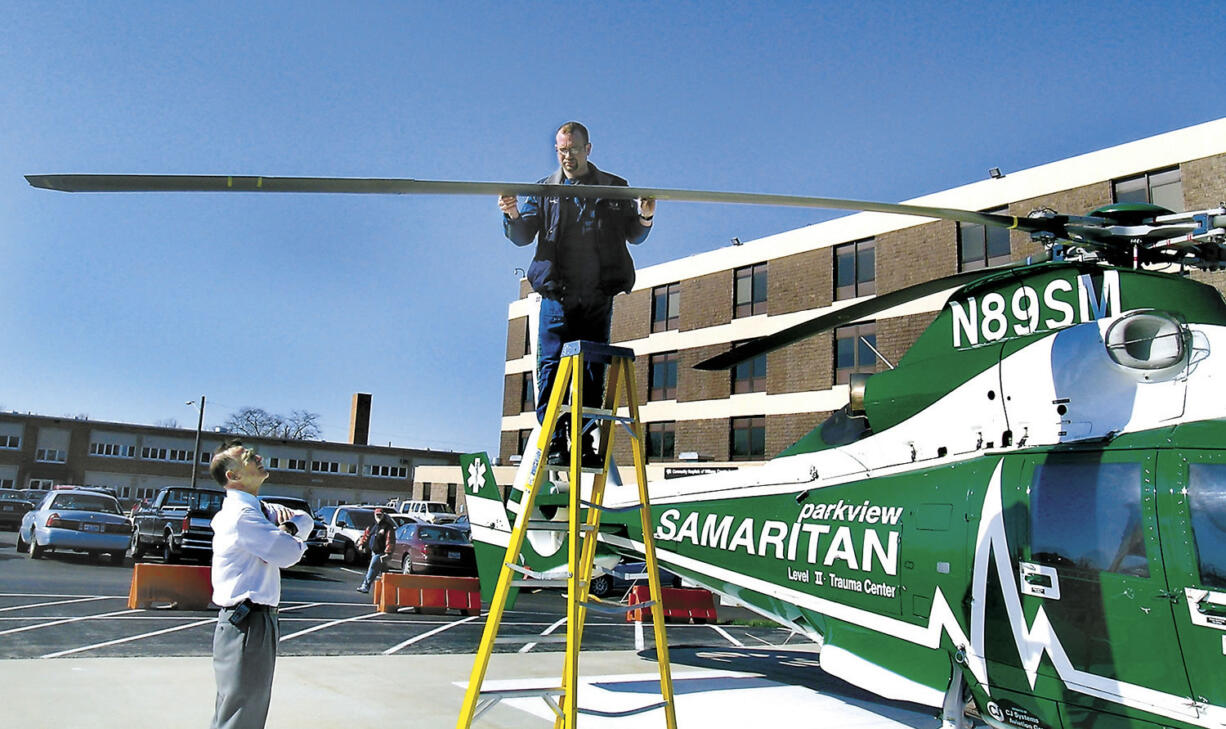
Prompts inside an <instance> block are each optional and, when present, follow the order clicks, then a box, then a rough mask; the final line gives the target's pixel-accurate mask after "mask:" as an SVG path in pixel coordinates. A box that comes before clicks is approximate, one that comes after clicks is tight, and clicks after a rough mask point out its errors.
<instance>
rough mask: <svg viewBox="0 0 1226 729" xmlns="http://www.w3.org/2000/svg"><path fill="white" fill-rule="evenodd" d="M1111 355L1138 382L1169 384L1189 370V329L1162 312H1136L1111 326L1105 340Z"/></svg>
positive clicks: (1130, 313)
mask: <svg viewBox="0 0 1226 729" xmlns="http://www.w3.org/2000/svg"><path fill="white" fill-rule="evenodd" d="M1103 340H1104V341H1103V343H1104V344H1105V345H1106V347H1107V355H1108V356H1109V357H1110V358H1111V361H1112V362H1114V363H1115V364H1116V365H1117V366H1118V367H1119V368H1120V369H1121V370H1123V371H1124V372H1127V373H1129V374H1131V375H1132V376H1133V377H1134V378H1135V379H1136V380H1137V381H1138V382H1165V381H1167V380H1169V379H1171V378H1173V377H1177V376H1179V374H1180V373H1181V372H1183V370H1184V368H1185V367H1187V364H1188V358H1189V356H1190V353H1191V350H1192V339H1191V334H1190V332H1189V331H1188V328H1187V327H1186V326H1185V325H1184V324H1183V323H1182V322H1180V321H1178V320H1177V319H1175V317H1174V316H1172V315H1170V314H1167V313H1165V312H1161V311H1155V310H1148V311H1133V312H1129V313H1127V314H1125V315H1124V316H1122V317H1120V318H1119V319H1118V320H1116V321H1114V322H1112V323H1111V325H1110V326H1109V327H1108V328H1107V331H1106V334H1105V335H1104V337H1103Z"/></svg>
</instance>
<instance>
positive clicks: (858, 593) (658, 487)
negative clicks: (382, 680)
mask: <svg viewBox="0 0 1226 729" xmlns="http://www.w3.org/2000/svg"><path fill="white" fill-rule="evenodd" d="M29 180H30V182H31V184H33V185H35V186H39V187H46V188H49V189H58V190H64V191H141V190H155V191H171V190H184V191H192V190H195V191H246V192H348V193H391V194H417V193H422V194H479V195H501V194H517V195H558V194H562V193H564V194H565V195H567V196H572V197H573V196H578V195H582V196H592V197H607V198H618V199H626V198H637V197H653V198H655V199H658V200H673V201H696V202H726V203H749V204H771V205H793V206H805V207H815V208H832V209H848V210H869V211H877V212H887V213H899V214H905V215H916V216H920V217H925V218H939V219H946V220H956V221H961V222H973V223H979V224H983V225H993V226H1002V227H1006V228H1009V229H1013V230H1021V231H1024V232H1027V233H1029V234H1030V235H1031V236H1032V237H1033V238H1034V239H1035V240H1036V241H1038V242H1040V243H1042V244H1043V246H1044V249H1045V250H1046V251H1047V254H1048V255H1047V257H1046V258H1047V260H1040V261H1024V262H1021V263H1019V264H1013V265H1010V266H1007V267H1002V268H997V269H984V270H978V271H973V272H967V273H962V274H957V275H955V276H952V277H946V278H943V279H936V280H934V281H929V282H925V283H922V284H918V285H916V286H912V287H908V288H905V289H901V290H898V291H894V292H892V293H889V294H884V295H882V296H877V297H874V298H872V299H869V300H866V301H864V302H860V303H856V304H853V305H851V306H847V307H844V308H842V309H839V310H838V311H836V312H833V313H830V314H825V315H823V316H819V317H817V318H814V319H812V320H810V321H807V322H802V323H800V324H797V325H795V326H792V327H789V328H787V329H784V330H782V331H779V332H776V333H774V334H771V335H768V336H766V337H762V338H759V339H756V340H752V341H750V342H748V343H745V344H742V345H739V346H736V347H733V348H732V349H730V350H729V351H728V352H725V353H723V354H720V355H718V356H716V357H713V358H711V359H709V360H707V361H705V362H703V363H700V364H699V367H700V368H705V369H726V368H730V367H735V366H736V365H737V364H738V363H740V362H743V361H745V360H748V359H750V358H752V357H755V356H758V355H760V354H762V353H764V352H769V351H773V350H775V349H778V348H780V347H784V346H787V345H789V344H792V343H794V342H798V341H801V340H803V339H804V338H806V337H809V336H813V335H815V334H819V333H821V332H824V331H827V330H828V329H831V328H833V327H835V326H839V325H841V324H844V323H848V322H852V321H856V320H858V319H862V318H866V317H870V316H872V315H873V314H874V313H876V312H879V311H884V310H886V309H888V308H890V307H893V306H896V305H898V304H899V303H903V302H906V301H909V300H911V299H914V298H919V297H922V296H928V295H931V294H934V293H937V292H940V291H946V290H949V289H951V288H952V289H953V293H952V294H950V295H949V297H948V299H947V301H946V303H945V305H944V306H943V307H942V308H941V310H940V312H939V313H938V314H937V315H936V318H935V319H934V320H933V321H932V323H931V324H930V325H929V326H928V327H927V329H926V330H925V331H924V332H923V333H922V334H921V335H920V336H919V338H918V339H917V340H916V341H915V343H914V344H913V345H912V347H911V348H910V349H909V350H908V351H907V353H906V354H905V355H904V356H903V357H902V359H901V360H900V361H899V362H898V364H897V366H896V367H894V368H893V369H890V370H888V371H884V372H878V373H876V374H874V375H871V376H857V377H856V378H855V379H854V380H853V382H852V384H851V387H850V397H849V402H848V403H847V405H846V406H845V407H843V408H842V409H841V410H839V411H836V412H835V413H834V414H833V415H832V416H831V417H830V418H829V419H828V420H826V421H825V422H824V423H822V424H820V425H818V426H817V427H816V428H814V429H813V430H812V431H811V432H810V433H808V434H807V435H805V436H803V437H802V438H801V439H800V440H799V441H797V442H796V443H795V444H794V445H792V446H791V447H789V448H787V449H785V450H784V451H782V452H781V453H780V454H779V455H778V456H776V457H775V458H774V459H772V460H770V461H769V462H767V463H766V464H765V465H762V466H761V467H758V468H753V469H746V470H737V471H721V472H716V473H710V474H703V475H695V476H690V477H686V478H678V479H671V480H667V481H659V482H652V483H650V484H649V492H650V498H651V508H652V522H651V523H652V525H653V531H652V535H651V536H652V537H653V538H654V541H655V544H656V556H657V559H658V560H659V562H660V563H661V564H662V565H663V566H665V567H667V568H668V569H669V570H670V571H672V572H675V573H676V574H678V575H680V576H681V577H683V578H685V579H686V580H688V581H690V582H692V583H694V584H698V585H700V586H703V587H706V588H708V589H711V590H712V591H714V592H717V593H719V594H721V595H726V596H729V597H732V598H734V599H735V600H736V601H738V602H739V603H741V604H743V605H745V606H746V607H748V608H750V609H751V610H753V611H755V612H757V613H759V614H761V615H763V616H765V617H767V618H769V619H771V620H773V621H776V622H778V623H779V624H781V625H784V626H787V627H790V628H791V629H793V630H794V631H796V632H798V633H801V634H804V635H806V636H809V637H810V638H812V639H813V640H815V641H818V642H820V643H821V654H820V663H821V667H822V669H823V670H825V671H826V672H828V673H830V674H832V675H834V676H837V677H839V678H842V679H844V680H847V681H848V682H850V683H852V684H855V685H857V686H860V687H862V688H864V689H867V690H869V691H872V692H874V693H876V694H879V695H881V696H883V697H886V698H890V699H898V700H906V701H911V702H916V703H919V704H923V705H926V706H931V707H935V708H939V709H940V710H941V714H942V718H943V721H944V724H945V726H950V727H957V726H963V725H964V718H963V705H964V697H965V693H966V692H969V694H970V698H971V699H972V700H973V701H974V702H975V704H976V706H977V707H979V715H980V717H981V719H982V720H983V721H985V722H987V723H988V724H989V725H991V726H994V727H1085V726H1094V727H1221V726H1226V684H1223V683H1222V682H1221V680H1220V678H1219V676H1220V675H1221V673H1222V669H1223V667H1224V665H1223V664H1224V663H1226V449H1223V447H1222V443H1224V442H1226V403H1223V401H1222V398H1221V397H1220V396H1219V395H1220V387H1221V384H1222V381H1223V380H1224V379H1226V364H1222V363H1219V361H1218V360H1219V359H1220V357H1221V355H1220V354H1216V352H1219V351H1222V350H1217V349H1216V348H1217V347H1224V348H1226V303H1223V300H1222V297H1221V296H1220V295H1219V294H1218V292H1217V291H1216V290H1215V289H1213V288H1212V287H1210V286H1208V285H1206V284H1203V283H1198V282H1196V281H1194V280H1192V279H1190V278H1187V277H1184V276H1179V275H1173V274H1172V273H1170V272H1169V271H1170V269H1172V268H1178V269H1180V270H1186V269H1200V270H1216V269H1219V268H1221V267H1222V265H1223V261H1224V258H1226V208H1224V207H1219V208H1216V209H1207V210H1198V211H1193V212H1185V213H1176V212H1172V211H1170V210H1166V209H1163V208H1160V207H1158V206H1154V205H1149V204H1117V205H1110V206H1105V207H1102V208H1098V209H1096V210H1094V211H1091V212H1090V213H1088V214H1086V215H1081V216H1070V215H1061V214H1057V213H1054V212H1052V211H1039V212H1037V213H1036V214H1033V215H1032V216H1029V217H1016V216H1010V215H999V214H989V213H980V212H974V211H967V210H957V209H950V208H935V207H927V206H916V205H903V204H891V203H875V202H869V201H855V200H843V199H838V198H812V197H801V196H781V195H763V194H752V193H721V192H709V191H690V190H667V189H657V188H643V187H618V188H597V187H595V186H579V187H580V189H576V188H575V187H569V188H567V189H565V190H563V189H555V188H561V187H562V186H550V185H543V184H522V183H492V182H491V183H474V182H446V181H420V180H389V179H334V178H275V177H227V176H161V175H38V176H30V177H29ZM538 435H539V434H535V433H534V434H533V436H532V437H530V438H529V439H528V443H529V446H528V449H529V450H528V452H526V453H525V454H523V458H522V460H521V465H520V469H519V473H518V474H517V476H516V479H515V485H514V487H513V488H512V490H511V492H510V494H509V497H508V498H507V499H506V501H505V502H504V499H503V496H502V495H501V494H500V492H499V490H498V488H497V486H496V485H495V483H494V480H493V476H492V466H491V464H490V462H489V459H488V456H486V455H485V454H472V455H469V456H466V457H464V458H463V459H462V466H463V468H464V469H465V473H466V475H467V479H466V497H467V503H468V509H469V515H470V520H471V527H472V534H473V538H474V542H475V543H476V545H477V547H478V565H479V568H480V570H481V572H482V575H483V579H482V582H483V584H485V583H489V584H492V582H493V580H492V579H491V578H488V577H486V576H487V575H489V574H491V571H492V572H493V574H497V571H498V570H499V569H500V567H501V563H502V561H503V559H504V552H505V549H506V546H507V544H508V541H509V538H510V533H511V528H512V525H513V524H515V523H516V521H517V520H521V519H527V518H528V517H529V516H530V515H527V514H524V513H521V512H522V509H521V508H520V499H521V498H522V497H523V495H524V489H525V487H526V485H527V484H528V483H530V482H531V476H532V475H533V474H532V469H534V468H535V467H536V464H538V463H540V462H541V461H542V460H543V459H542V458H541V456H542V454H541V453H540V452H539V450H536V451H535V452H534V449H537V448H538V446H537V444H538V443H539V441H540V440H541V439H540V438H539V437H537V436H538ZM609 479H610V481H609V488H608V489H607V490H606V491H605V496H604V503H605V505H606V507H609V513H608V514H607V515H606V516H605V517H604V519H603V521H602V525H601V530H600V531H599V533H597V534H596V538H598V539H599V540H600V544H599V546H600V549H598V552H597V558H596V559H597V565H598V566H599V567H602V568H605V569H608V568H611V566H612V565H613V564H615V563H616V561H617V560H619V559H620V558H621V557H622V556H626V555H639V554H642V552H643V549H644V535H643V533H642V528H641V526H640V524H639V521H638V516H637V515H634V516H619V515H618V512H617V511H616V509H617V507H618V506H619V505H623V504H625V505H629V504H631V503H636V502H637V491H636V490H635V489H630V488H624V487H623V486H622V485H621V481H620V478H619V476H618V474H617V471H616V468H615V467H614V468H613V469H612V471H611V473H610V475H609ZM591 483H592V481H591V479H590V478H585V479H584V481H582V482H581V483H580V484H579V488H580V490H581V492H582V491H583V490H584V489H590V488H591ZM556 485H558V486H559V487H561V486H563V484H556ZM568 498H569V497H568V495H567V494H565V493H561V489H560V488H559V489H558V490H557V491H555V492H553V493H548V494H541V495H540V496H539V497H538V498H537V500H536V502H535V507H536V508H537V509H538V510H541V511H542V514H541V515H536V514H533V515H531V516H532V517H533V518H540V517H541V516H544V517H545V518H552V519H553V520H555V521H561V520H565V519H566V515H565V514H564V504H565V503H566V500H567V499H568ZM565 546H566V545H565V536H564V535H562V534H561V533H560V532H558V531H556V530H551V531H548V532H529V534H528V539H527V541H526V543H525V548H524V552H523V554H524V558H525V561H526V562H528V563H530V564H531V567H532V570H533V571H534V573H536V574H541V575H548V574H551V573H557V572H559V571H565V570H566V569H567V566H566V563H567V550H566V548H565ZM512 592H514V589H513V590H512ZM512 597H513V596H512Z"/></svg>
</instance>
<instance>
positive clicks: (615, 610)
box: [579, 600, 656, 615]
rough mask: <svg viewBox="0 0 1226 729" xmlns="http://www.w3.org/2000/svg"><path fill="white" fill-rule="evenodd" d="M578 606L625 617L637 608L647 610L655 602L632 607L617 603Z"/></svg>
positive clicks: (587, 603) (582, 603)
mask: <svg viewBox="0 0 1226 729" xmlns="http://www.w3.org/2000/svg"><path fill="white" fill-rule="evenodd" d="M579 604H580V605H582V606H583V607H585V608H587V609H588V610H591V611H593V612H597V613H602V614H604V615H625V614H626V613H628V612H630V611H631V610H638V609H639V608H649V607H651V606H652V605H655V604H656V601H655V600H648V601H647V602H638V603H635V604H633V605H622V604H619V603H611V602H581V603H579Z"/></svg>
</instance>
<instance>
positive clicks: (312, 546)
mask: <svg viewBox="0 0 1226 729" xmlns="http://www.w3.org/2000/svg"><path fill="white" fill-rule="evenodd" d="M260 501H267V502H269V503H272V504H281V505H282V506H288V507H289V508H291V509H297V510H298V511H305V512H306V513H308V514H311V515H312V518H313V519H315V528H314V529H312V530H311V533H310V534H309V535H308V536H307V538H306V545H307V548H306V554H304V555H302V559H303V561H304V562H307V563H308V564H323V563H324V562H327V561H328V557H331V556H332V540H331V539H328V525H327V524H324V523H323V522H322V521H320V519H319V517H317V516H315V515H314V514H312V512H311V505H310V504H308V503H307V501H306V499H300V498H298V497H297V496H261V497H260Z"/></svg>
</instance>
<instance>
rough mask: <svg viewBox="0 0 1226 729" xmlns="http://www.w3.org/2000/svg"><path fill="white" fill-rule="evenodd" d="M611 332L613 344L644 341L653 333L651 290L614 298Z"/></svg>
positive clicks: (610, 337)
mask: <svg viewBox="0 0 1226 729" xmlns="http://www.w3.org/2000/svg"><path fill="white" fill-rule="evenodd" d="M610 332H611V334H610V336H609V341H611V342H626V341H630V340H632V339H642V338H644V337H646V336H647V335H648V334H650V333H651V289H644V290H642V291H632V292H630V293H628V294H622V295H620V296H617V297H614V299H613V326H612V327H611V329H610Z"/></svg>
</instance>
